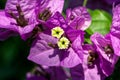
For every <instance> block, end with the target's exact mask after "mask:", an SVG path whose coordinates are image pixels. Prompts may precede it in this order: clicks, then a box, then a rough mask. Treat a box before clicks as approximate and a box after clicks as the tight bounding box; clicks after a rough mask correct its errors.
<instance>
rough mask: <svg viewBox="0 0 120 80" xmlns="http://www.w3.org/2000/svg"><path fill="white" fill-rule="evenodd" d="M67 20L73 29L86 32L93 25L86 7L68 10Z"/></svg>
mask: <svg viewBox="0 0 120 80" xmlns="http://www.w3.org/2000/svg"><path fill="white" fill-rule="evenodd" d="M66 20H67V22H68V24H69V25H70V26H71V27H72V28H73V29H78V30H85V29H87V28H88V27H89V26H90V24H91V17H90V14H89V13H88V11H87V9H86V8H85V7H76V8H74V9H73V10H71V9H67V11H66Z"/></svg>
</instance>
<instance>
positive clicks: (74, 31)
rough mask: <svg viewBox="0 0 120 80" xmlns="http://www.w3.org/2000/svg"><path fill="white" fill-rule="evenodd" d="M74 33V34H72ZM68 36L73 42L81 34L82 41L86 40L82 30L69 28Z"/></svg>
mask: <svg viewBox="0 0 120 80" xmlns="http://www.w3.org/2000/svg"><path fill="white" fill-rule="evenodd" d="M71 33H72V34H71ZM66 35H67V37H68V38H69V40H70V41H71V42H73V41H74V40H75V39H76V38H77V37H78V36H79V35H80V37H81V42H83V41H84V32H83V31H80V30H68V31H67V32H66Z"/></svg>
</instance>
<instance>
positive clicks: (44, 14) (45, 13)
mask: <svg viewBox="0 0 120 80" xmlns="http://www.w3.org/2000/svg"><path fill="white" fill-rule="evenodd" d="M51 15H52V14H51V12H50V10H49V9H46V10H44V11H43V12H42V13H40V14H39V19H41V20H44V21H46V20H47V19H48V18H50V16H51Z"/></svg>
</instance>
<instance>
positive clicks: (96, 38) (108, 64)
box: [91, 33, 118, 76]
mask: <svg viewBox="0 0 120 80" xmlns="http://www.w3.org/2000/svg"><path fill="white" fill-rule="evenodd" d="M91 40H92V42H93V43H94V45H95V46H96V50H97V52H98V53H99V57H100V66H101V69H102V71H103V73H104V74H105V75H106V76H109V75H110V74H112V72H113V70H114V66H115V64H116V62H117V60H118V56H117V55H116V54H115V52H114V49H113V46H112V44H111V39H110V35H109V34H108V35H107V36H106V37H104V36H102V35H101V34H99V33H95V34H93V35H92V36H91Z"/></svg>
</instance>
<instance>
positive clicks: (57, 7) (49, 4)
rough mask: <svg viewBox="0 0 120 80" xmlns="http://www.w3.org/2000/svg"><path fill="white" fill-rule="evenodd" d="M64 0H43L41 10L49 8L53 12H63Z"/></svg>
mask: <svg viewBox="0 0 120 80" xmlns="http://www.w3.org/2000/svg"><path fill="white" fill-rule="evenodd" d="M63 6H64V0H42V1H41V6H40V10H44V9H47V8H48V9H49V10H50V11H51V13H52V14H54V13H56V12H60V13H61V12H62V10H63Z"/></svg>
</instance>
